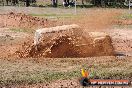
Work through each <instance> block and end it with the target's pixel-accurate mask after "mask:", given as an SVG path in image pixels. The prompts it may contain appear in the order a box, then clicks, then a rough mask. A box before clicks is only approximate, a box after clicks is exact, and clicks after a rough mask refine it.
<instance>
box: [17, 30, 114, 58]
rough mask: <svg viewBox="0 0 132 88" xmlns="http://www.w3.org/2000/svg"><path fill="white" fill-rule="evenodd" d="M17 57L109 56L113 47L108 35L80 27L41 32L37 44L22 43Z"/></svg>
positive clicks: (112, 52)
mask: <svg viewBox="0 0 132 88" xmlns="http://www.w3.org/2000/svg"><path fill="white" fill-rule="evenodd" d="M17 54H18V55H19V57H51V58H62V57H89V56H111V55H114V48H113V46H112V41H111V38H110V36H109V35H107V34H105V33H101V32H84V31H83V30H82V29H81V28H76V29H75V28H73V29H72V28H71V29H68V30H61V31H53V32H49V33H42V35H41V40H40V42H39V44H37V45H34V44H31V43H30V44H24V45H23V47H22V48H21V50H19V51H18V52H17Z"/></svg>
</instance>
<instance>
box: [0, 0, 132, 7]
mask: <svg viewBox="0 0 132 88" xmlns="http://www.w3.org/2000/svg"><path fill="white" fill-rule="evenodd" d="M49 1H50V2H51V5H52V6H53V7H57V6H58V1H59V0H49ZM76 1H77V2H78V1H81V4H82V6H85V3H91V4H92V5H94V6H102V7H103V6H104V7H105V6H110V5H120V6H123V5H128V2H129V0H76ZM3 2H5V3H6V4H5V3H3ZM19 2H24V4H25V6H26V7H28V6H30V5H31V4H32V3H36V2H37V0H0V3H3V5H9V3H10V5H13V6H15V5H17V4H19ZM62 2H63V3H62V5H63V6H64V7H68V6H74V5H75V0H62ZM131 2H132V0H131Z"/></svg>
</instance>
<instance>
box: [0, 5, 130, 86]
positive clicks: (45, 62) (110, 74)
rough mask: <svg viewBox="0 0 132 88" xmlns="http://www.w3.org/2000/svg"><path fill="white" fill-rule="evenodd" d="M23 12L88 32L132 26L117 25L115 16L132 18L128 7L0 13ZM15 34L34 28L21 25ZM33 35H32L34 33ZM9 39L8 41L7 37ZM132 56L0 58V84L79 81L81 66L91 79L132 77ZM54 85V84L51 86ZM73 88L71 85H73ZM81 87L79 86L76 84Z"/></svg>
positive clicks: (48, 9)
mask: <svg viewBox="0 0 132 88" xmlns="http://www.w3.org/2000/svg"><path fill="white" fill-rule="evenodd" d="M11 11H14V12H23V13H25V14H28V15H30V16H35V17H40V18H47V19H48V20H55V21H57V22H58V24H59V25H60V24H61V25H62V24H73V23H75V24H78V25H79V26H81V27H83V28H85V29H86V30H87V31H106V29H111V28H113V27H116V28H127V27H128V28H129V29H130V28H131V25H114V24H112V20H113V19H132V15H128V14H127V11H128V10H126V9H117V10H116V9H108V8H107V9H103V8H91V9H80V8H79V9H77V15H75V14H74V9H73V8H70V9H65V8H63V9H62V8H58V9H57V8H34V7H31V8H24V7H21V8H15V7H10V8H9V7H5V8H4V7H0V14H3V13H8V12H11ZM10 30H11V31H13V32H16V33H21V32H22V33H28V34H29V35H32V34H33V33H34V31H32V30H25V29H19V28H12V29H10ZM32 37H33V36H32ZM5 41H6V40H5ZM131 63H132V57H125V56H122V57H115V56H100V57H87V58H10V57H9V58H5V57H2V58H0V86H7V85H25V84H27V85H28V84H36V85H37V84H38V83H42V84H43V83H44V84H45V83H47V82H54V81H56V80H70V79H71V80H72V79H75V80H78V79H79V78H80V77H82V76H81V69H82V68H84V69H86V70H88V71H89V73H90V76H89V77H90V78H92V79H93V78H99V79H129V80H132V64H131ZM51 88H52V87H51ZM71 88H72V87H71ZM77 88H79V87H77Z"/></svg>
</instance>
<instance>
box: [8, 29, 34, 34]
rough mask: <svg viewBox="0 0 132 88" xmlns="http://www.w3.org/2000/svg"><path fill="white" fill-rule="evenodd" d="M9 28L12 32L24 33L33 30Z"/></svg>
mask: <svg viewBox="0 0 132 88" xmlns="http://www.w3.org/2000/svg"><path fill="white" fill-rule="evenodd" d="M10 30H11V31H13V32H24V33H33V32H34V30H31V29H23V28H11V29H10Z"/></svg>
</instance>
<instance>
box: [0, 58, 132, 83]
mask: <svg viewBox="0 0 132 88" xmlns="http://www.w3.org/2000/svg"><path fill="white" fill-rule="evenodd" d="M110 58H113V57H106V58H105V57H98V58H96V57H95V58H84V60H83V59H80V58H63V59H62V58H54V59H49V58H44V59H38V58H36V59H33V58H30V59H28V58H27V59H19V60H4V59H0V85H15V84H35V83H45V82H51V81H55V80H59V79H60V80H63V79H73V78H81V77H82V76H81V71H80V70H81V69H82V68H84V69H86V70H88V71H89V73H90V78H92V79H93V78H100V79H108V78H110V79H132V64H131V62H132V60H130V58H126V59H120V60H118V59H117V58H113V59H112V60H111V59H110ZM105 59H106V61H104V60H105ZM99 60H100V61H99Z"/></svg>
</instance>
